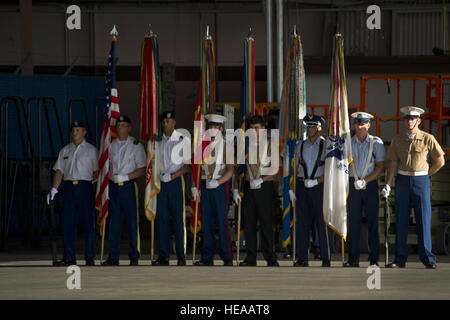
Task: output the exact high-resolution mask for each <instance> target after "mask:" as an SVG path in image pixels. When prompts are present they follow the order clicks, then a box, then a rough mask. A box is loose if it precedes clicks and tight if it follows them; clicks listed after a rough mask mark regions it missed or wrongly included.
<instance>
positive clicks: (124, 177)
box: [114, 174, 130, 183]
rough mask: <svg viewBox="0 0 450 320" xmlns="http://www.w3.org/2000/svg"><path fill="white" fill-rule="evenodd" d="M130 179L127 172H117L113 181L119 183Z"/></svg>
mask: <svg viewBox="0 0 450 320" xmlns="http://www.w3.org/2000/svg"><path fill="white" fill-rule="evenodd" d="M128 180H130V178H128V175H127V174H117V175H114V182H115V183H121V182H125V181H128Z"/></svg>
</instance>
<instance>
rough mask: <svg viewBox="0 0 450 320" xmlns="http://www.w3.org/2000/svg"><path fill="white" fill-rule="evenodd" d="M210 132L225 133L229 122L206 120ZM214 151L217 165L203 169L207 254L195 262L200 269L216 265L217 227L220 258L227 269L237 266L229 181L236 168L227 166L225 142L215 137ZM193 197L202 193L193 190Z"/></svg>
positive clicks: (219, 118) (217, 118)
mask: <svg viewBox="0 0 450 320" xmlns="http://www.w3.org/2000/svg"><path fill="white" fill-rule="evenodd" d="M205 118H206V120H207V126H208V129H216V130H219V131H220V132H223V124H224V122H225V121H226V119H227V118H225V117H224V116H221V115H218V114H208V115H206V116H205ZM210 148H211V150H212V157H213V159H215V162H213V163H210V164H203V165H202V166H201V174H202V176H201V179H202V181H201V183H202V186H201V188H202V189H201V195H200V204H201V212H202V228H203V251H202V259H201V260H199V261H196V262H195V265H196V266H212V265H214V255H215V252H216V250H215V237H214V234H215V225H216V224H217V226H218V228H219V255H220V257H221V258H222V260H223V263H224V266H232V265H233V253H232V251H231V239H230V232H229V230H228V207H229V203H228V202H229V192H230V188H229V185H228V180H230V178H231V177H232V176H233V172H234V165H233V164H226V161H225V158H226V150H225V139H224V137H222V138H221V139H220V138H219V137H214V136H213V137H211V143H210ZM191 192H192V197H193V198H194V199H196V198H198V197H199V192H198V189H197V188H195V187H193V188H191Z"/></svg>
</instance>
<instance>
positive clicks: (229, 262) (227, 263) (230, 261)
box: [223, 260, 233, 267]
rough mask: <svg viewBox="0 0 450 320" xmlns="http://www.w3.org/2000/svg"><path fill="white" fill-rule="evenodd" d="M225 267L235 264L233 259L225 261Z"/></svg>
mask: <svg viewBox="0 0 450 320" xmlns="http://www.w3.org/2000/svg"><path fill="white" fill-rule="evenodd" d="M223 266H224V267H232V266H233V260H228V261H224V262H223Z"/></svg>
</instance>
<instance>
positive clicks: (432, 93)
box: [360, 75, 450, 156]
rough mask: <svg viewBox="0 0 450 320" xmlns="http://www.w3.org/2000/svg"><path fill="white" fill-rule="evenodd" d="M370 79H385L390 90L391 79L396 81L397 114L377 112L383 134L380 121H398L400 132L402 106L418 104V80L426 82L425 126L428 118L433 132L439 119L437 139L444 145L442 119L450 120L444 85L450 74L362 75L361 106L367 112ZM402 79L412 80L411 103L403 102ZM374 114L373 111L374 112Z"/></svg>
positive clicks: (377, 131) (377, 127) (379, 133)
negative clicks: (383, 115) (387, 115)
mask: <svg viewBox="0 0 450 320" xmlns="http://www.w3.org/2000/svg"><path fill="white" fill-rule="evenodd" d="M369 80H385V81H386V83H387V85H388V89H389V90H390V82H391V80H394V81H396V94H397V96H396V114H395V116H389V117H380V116H378V115H376V114H374V116H375V121H376V135H377V136H381V128H380V121H396V132H397V134H399V133H400V120H403V117H401V115H400V108H401V107H403V106H406V105H416V93H417V81H425V82H426V105H425V107H426V108H427V111H428V112H427V113H426V114H425V115H424V116H423V120H424V121H423V122H424V127H425V123H426V122H427V121H426V120H428V130H427V131H428V132H430V133H432V132H433V121H437V125H438V135H437V140H438V142H439V144H441V145H442V141H443V137H442V121H444V120H450V108H449V107H446V106H444V90H443V89H444V85H450V84H449V83H445V80H450V75H441V76H439V77H437V76H429V75H377V76H362V77H361V79H360V106H361V108H360V109H361V111H365V112H367V91H368V89H367V83H368V81H369ZM402 80H409V81H412V97H411V103H409V102H408V103H403V104H402V103H401V101H400V96H401V95H400V93H401V82H402ZM372 114H373V113H372ZM424 130H426V129H424ZM443 148H444V151H445V152H446V154H447V156H450V147H448V146H443Z"/></svg>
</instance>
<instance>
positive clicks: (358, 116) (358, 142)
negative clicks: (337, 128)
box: [344, 112, 386, 267]
mask: <svg viewBox="0 0 450 320" xmlns="http://www.w3.org/2000/svg"><path fill="white" fill-rule="evenodd" d="M351 116H352V118H353V119H354V120H353V121H354V128H355V135H354V136H353V138H352V153H353V162H352V163H351V165H350V166H351V170H350V192H349V196H348V208H349V220H350V230H349V242H350V252H349V255H348V261H347V262H346V263H344V267H359V255H360V231H361V221H362V212H363V210H364V213H365V215H366V222H367V227H368V231H369V249H370V254H369V261H370V265H378V259H379V255H380V239H379V235H378V182H377V178H378V176H379V175H380V174H381V173H382V172H383V170H384V157H385V154H386V151H385V150H384V144H383V141H382V140H381V139H380V138H378V137H376V136H371V135H370V134H369V128H370V119H372V118H373V116H372V115H371V114H369V113H366V112H355V113H352V115H351Z"/></svg>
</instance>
